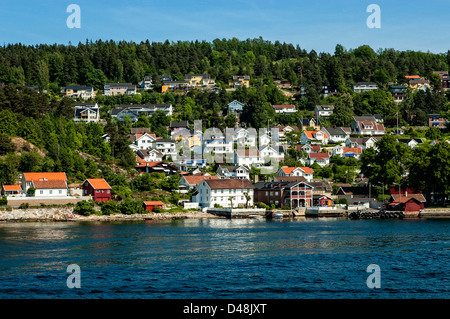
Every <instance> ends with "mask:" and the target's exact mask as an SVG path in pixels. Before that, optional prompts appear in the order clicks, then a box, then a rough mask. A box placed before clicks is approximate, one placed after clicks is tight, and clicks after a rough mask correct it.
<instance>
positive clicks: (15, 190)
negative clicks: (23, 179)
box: [2, 185, 22, 195]
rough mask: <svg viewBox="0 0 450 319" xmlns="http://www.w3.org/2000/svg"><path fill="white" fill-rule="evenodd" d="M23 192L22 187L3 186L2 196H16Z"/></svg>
mask: <svg viewBox="0 0 450 319" xmlns="http://www.w3.org/2000/svg"><path fill="white" fill-rule="evenodd" d="M21 192H22V187H20V185H3V187H2V194H3V195H16V194H20V193H21Z"/></svg>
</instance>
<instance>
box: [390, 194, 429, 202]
mask: <svg viewBox="0 0 450 319" xmlns="http://www.w3.org/2000/svg"><path fill="white" fill-rule="evenodd" d="M391 197H392V199H393V200H394V202H398V203H400V202H401V203H405V202H407V201H408V200H409V199H411V198H414V199H415V200H417V201H419V202H421V203H425V202H426V201H427V200H426V199H425V197H424V196H423V194H408V195H405V194H402V195H401V196H400V195H398V194H393V195H391Z"/></svg>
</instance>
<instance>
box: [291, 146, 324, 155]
mask: <svg viewBox="0 0 450 319" xmlns="http://www.w3.org/2000/svg"><path fill="white" fill-rule="evenodd" d="M295 148H296V149H297V151H303V152H305V153H306V154H309V153H319V152H320V150H321V149H322V147H321V146H320V145H319V144H304V145H297V146H296V147H295Z"/></svg>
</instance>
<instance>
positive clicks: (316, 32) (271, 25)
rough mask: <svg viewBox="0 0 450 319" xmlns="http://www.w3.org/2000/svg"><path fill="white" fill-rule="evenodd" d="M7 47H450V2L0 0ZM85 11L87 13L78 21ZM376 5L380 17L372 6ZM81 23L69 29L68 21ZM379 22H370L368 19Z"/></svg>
mask: <svg viewBox="0 0 450 319" xmlns="http://www.w3.org/2000/svg"><path fill="white" fill-rule="evenodd" d="M0 1H1V6H0V45H7V44H13V43H22V44H26V45H36V44H54V43H57V44H69V43H72V44H74V45H76V44H78V42H85V41H86V40H92V41H96V40H99V39H101V40H105V41H106V40H114V41H134V42H141V41H146V40H147V39H148V40H149V41H150V42H164V41H165V40H169V41H174V42H176V41H179V40H181V41H195V40H198V41H208V42H211V41H212V40H214V39H216V38H219V39H223V38H226V39H231V38H237V39H239V40H246V39H248V38H259V37H262V38H263V39H264V40H268V41H271V42H275V41H280V42H282V43H283V42H286V43H291V44H293V45H295V46H296V45H299V46H300V48H302V49H306V50H307V51H310V50H315V51H316V52H318V53H320V52H328V53H334V49H335V47H336V44H341V45H342V46H344V48H346V49H354V48H357V47H359V46H361V45H370V46H371V47H372V48H373V49H374V50H378V49H380V48H381V49H386V48H393V49H396V50H401V51H404V50H413V51H422V52H427V51H430V52H433V53H446V52H447V50H449V49H450V32H449V30H450V19H449V18H448V13H449V12H450V0H428V1H423V0H420V1H419V0H407V1H406V0H369V1H366V0H322V1H311V0H259V1H258V0H229V1H223V0H214V1H213V0H191V1H186V0H184V1H180V0H171V1H166V0H148V1H143V0H133V1H126V0H121V1H117V0H108V1H102V0H101V1H94V0H90V1H86V0H69V1H67V0H40V1H35V0H12V1H11V0H0ZM71 4H75V5H77V6H78V7H79V9H80V14H79V19H78V20H73V19H72V18H73V16H72V15H73V14H75V12H74V11H72V10H70V11H69V12H67V8H68V6H69V5H71ZM371 4H376V5H377V6H378V8H379V19H377V20H373V19H372V18H373V17H374V16H373V15H374V14H376V12H374V11H370V12H367V7H368V6H369V5H371ZM68 18H69V20H70V21H80V28H69V27H68V24H67V20H68ZM368 18H370V21H379V28H369V27H368V24H367V20H368Z"/></svg>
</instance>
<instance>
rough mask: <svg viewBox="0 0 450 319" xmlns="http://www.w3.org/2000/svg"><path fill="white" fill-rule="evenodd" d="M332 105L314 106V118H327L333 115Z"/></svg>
mask: <svg viewBox="0 0 450 319" xmlns="http://www.w3.org/2000/svg"><path fill="white" fill-rule="evenodd" d="M333 110H334V105H316V106H315V107H314V116H315V117H328V116H331V115H332V114H333Z"/></svg>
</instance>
